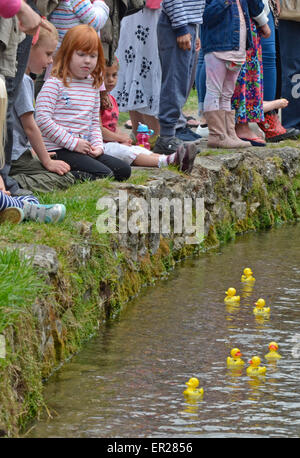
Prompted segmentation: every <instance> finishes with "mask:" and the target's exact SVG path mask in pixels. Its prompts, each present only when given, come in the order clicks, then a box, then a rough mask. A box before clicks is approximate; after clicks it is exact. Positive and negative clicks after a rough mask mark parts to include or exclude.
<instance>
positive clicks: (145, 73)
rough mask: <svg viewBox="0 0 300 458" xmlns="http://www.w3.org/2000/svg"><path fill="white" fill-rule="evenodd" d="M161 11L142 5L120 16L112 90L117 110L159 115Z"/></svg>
mask: <svg viewBox="0 0 300 458" xmlns="http://www.w3.org/2000/svg"><path fill="white" fill-rule="evenodd" d="M160 11H161V10H160V9H156V10H152V9H149V8H144V9H143V10H141V11H139V12H138V13H136V14H133V15H131V16H128V17H125V18H123V19H122V22H121V31H120V39H119V46H118V49H117V51H116V56H117V58H118V59H119V63H120V69H119V77H118V83H117V86H116V87H115V89H114V90H113V92H112V95H113V96H114V97H115V98H116V100H117V103H118V105H119V110H120V111H129V110H135V111H138V112H140V113H143V114H147V115H152V116H155V117H157V116H158V108H159V95H160V84H161V68H160V62H159V56H158V45H157V33H156V28H157V22H158V18H159V15H160Z"/></svg>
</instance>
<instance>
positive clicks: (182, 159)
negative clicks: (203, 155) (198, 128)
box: [174, 143, 198, 174]
mask: <svg viewBox="0 0 300 458" xmlns="http://www.w3.org/2000/svg"><path fill="white" fill-rule="evenodd" d="M197 152H198V150H197V146H196V144H195V143H183V144H182V145H180V146H179V147H178V148H177V151H176V156H175V160H174V164H175V165H179V170H180V171H181V172H185V173H187V174H189V173H191V171H192V169H193V166H194V161H195V158H196V156H197Z"/></svg>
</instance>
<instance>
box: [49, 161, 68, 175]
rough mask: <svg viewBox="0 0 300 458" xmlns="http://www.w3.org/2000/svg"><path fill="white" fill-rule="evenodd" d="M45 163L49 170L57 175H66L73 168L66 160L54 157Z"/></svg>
mask: <svg viewBox="0 0 300 458" xmlns="http://www.w3.org/2000/svg"><path fill="white" fill-rule="evenodd" d="M43 165H44V167H45V168H46V169H47V170H48V171H49V172H54V173H57V175H64V174H65V173H67V172H70V170H71V167H70V166H69V164H67V163H66V162H64V161H57V160H53V159H50V160H49V162H48V163H47V164H43Z"/></svg>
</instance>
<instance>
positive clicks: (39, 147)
mask: <svg viewBox="0 0 300 458" xmlns="http://www.w3.org/2000/svg"><path fill="white" fill-rule="evenodd" d="M20 121H21V124H22V126H23V129H24V132H25V134H26V136H27V138H28V140H29V142H30V144H31V146H32V148H33V149H34V151H35V153H36V154H37V156H38V158H39V160H40V161H41V163H42V164H43V166H44V167H45V169H47V170H48V171H49V172H54V173H57V174H58V175H64V174H65V173H67V172H69V171H70V166H69V164H67V163H66V162H63V161H56V160H52V159H51V157H50V155H49V153H48V151H47V149H46V146H45V144H44V141H43V137H42V134H41V131H40V129H39V128H38V126H37V124H36V122H35V120H34V116H33V112H28V113H24V114H23V115H22V116H20Z"/></svg>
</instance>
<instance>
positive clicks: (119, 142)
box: [100, 57, 197, 172]
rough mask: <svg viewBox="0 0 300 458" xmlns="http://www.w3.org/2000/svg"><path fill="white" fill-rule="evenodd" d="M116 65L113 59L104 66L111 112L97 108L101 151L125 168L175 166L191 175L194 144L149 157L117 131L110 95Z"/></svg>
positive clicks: (117, 64)
mask: <svg viewBox="0 0 300 458" xmlns="http://www.w3.org/2000/svg"><path fill="white" fill-rule="evenodd" d="M118 70H119V62H118V60H117V58H116V57H115V58H114V60H113V62H112V65H111V66H108V63H107V62H106V69H105V77H104V83H105V88H106V90H107V92H108V95H109V98H110V101H111V104H112V108H111V109H107V108H103V107H101V110H100V117H101V123H102V127H101V130H102V137H103V142H104V144H103V149H104V152H105V154H107V155H109V156H113V157H115V158H118V159H121V160H123V161H124V162H126V163H127V164H130V165H134V166H142V167H166V166H168V165H170V164H173V165H176V166H179V169H180V170H181V171H183V172H191V170H192V168H193V164H194V160H195V157H196V154H197V150H196V146H195V144H187V145H181V146H180V147H179V148H178V149H177V151H176V152H175V153H173V154H171V155H164V154H157V153H152V152H151V151H149V150H148V149H146V148H144V147H141V146H134V145H132V140H131V138H130V137H129V136H128V135H127V134H126V133H123V132H122V131H121V130H120V129H119V128H118V126H117V125H118V119H119V108H118V104H117V102H116V99H115V98H114V97H113V96H112V95H111V94H110V92H111V91H112V90H113V89H114V88H115V86H116V84H117V80H118Z"/></svg>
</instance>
